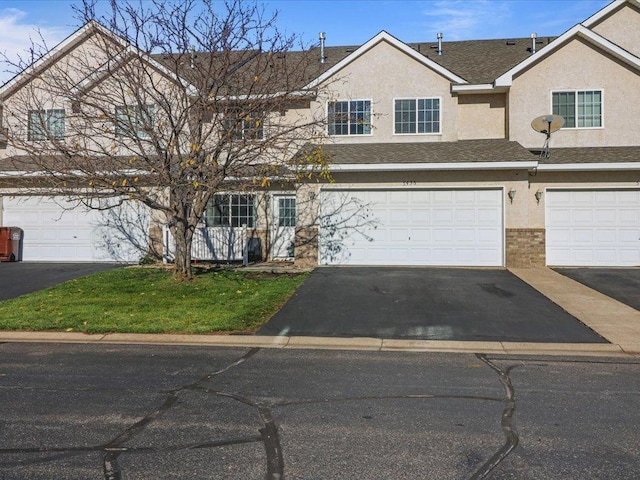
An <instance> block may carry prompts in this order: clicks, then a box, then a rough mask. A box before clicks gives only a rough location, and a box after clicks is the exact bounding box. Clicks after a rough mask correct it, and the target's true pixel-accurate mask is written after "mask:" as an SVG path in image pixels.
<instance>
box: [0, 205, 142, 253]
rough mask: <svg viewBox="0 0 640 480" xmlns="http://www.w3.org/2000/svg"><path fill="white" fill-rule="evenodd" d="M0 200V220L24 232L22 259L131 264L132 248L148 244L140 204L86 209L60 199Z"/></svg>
mask: <svg viewBox="0 0 640 480" xmlns="http://www.w3.org/2000/svg"><path fill="white" fill-rule="evenodd" d="M1 200H2V209H3V211H2V224H3V225H4V226H14V227H20V228H22V229H23V230H24V240H23V249H22V252H23V255H22V259H23V260H25V261H54V262H115V261H118V262H135V261H137V260H138V259H139V258H140V257H141V256H142V253H141V251H140V249H139V248H137V246H140V247H142V248H144V246H146V245H148V236H147V235H148V233H147V232H148V225H149V215H148V213H147V211H146V209H144V208H139V207H137V206H136V207H134V206H131V207H129V206H127V207H120V208H117V209H114V210H106V211H99V210H89V209H87V208H86V207H83V206H77V205H78V204H77V203H70V202H68V201H66V200H65V199H64V198H60V197H53V198H50V197H20V196H16V197H8V196H5V197H3V198H2V199H1ZM125 205H126V204H125Z"/></svg>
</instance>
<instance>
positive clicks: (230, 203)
mask: <svg viewBox="0 0 640 480" xmlns="http://www.w3.org/2000/svg"><path fill="white" fill-rule="evenodd" d="M254 210H255V208H254V196H253V195H248V194H216V195H214V196H213V198H212V199H211V201H210V202H209V205H207V209H206V210H205V214H204V222H205V224H206V225H207V227H222V226H224V227H241V226H243V225H246V226H247V227H249V228H253V225H254Z"/></svg>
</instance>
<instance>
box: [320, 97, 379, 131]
mask: <svg viewBox="0 0 640 480" xmlns="http://www.w3.org/2000/svg"><path fill="white" fill-rule="evenodd" d="M327 113H328V124H329V125H328V134H329V135H369V134H371V101H370V100H352V101H340V102H329V105H328V108H327Z"/></svg>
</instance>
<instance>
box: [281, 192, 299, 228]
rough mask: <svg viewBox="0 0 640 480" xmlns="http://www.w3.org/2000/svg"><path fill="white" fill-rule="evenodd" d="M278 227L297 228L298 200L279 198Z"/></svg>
mask: <svg viewBox="0 0 640 480" xmlns="http://www.w3.org/2000/svg"><path fill="white" fill-rule="evenodd" d="M278 226H279V227H295V226H296V199H295V198H279V199H278Z"/></svg>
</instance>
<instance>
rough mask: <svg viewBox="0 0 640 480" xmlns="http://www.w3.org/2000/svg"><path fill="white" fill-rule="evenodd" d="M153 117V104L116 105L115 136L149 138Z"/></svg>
mask: <svg viewBox="0 0 640 480" xmlns="http://www.w3.org/2000/svg"><path fill="white" fill-rule="evenodd" d="M154 118H155V109H154V108H153V105H143V106H142V107H139V106H137V105H136V106H132V105H124V106H116V137H129V138H149V132H150V131H151V129H152V128H153V123H154Z"/></svg>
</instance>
